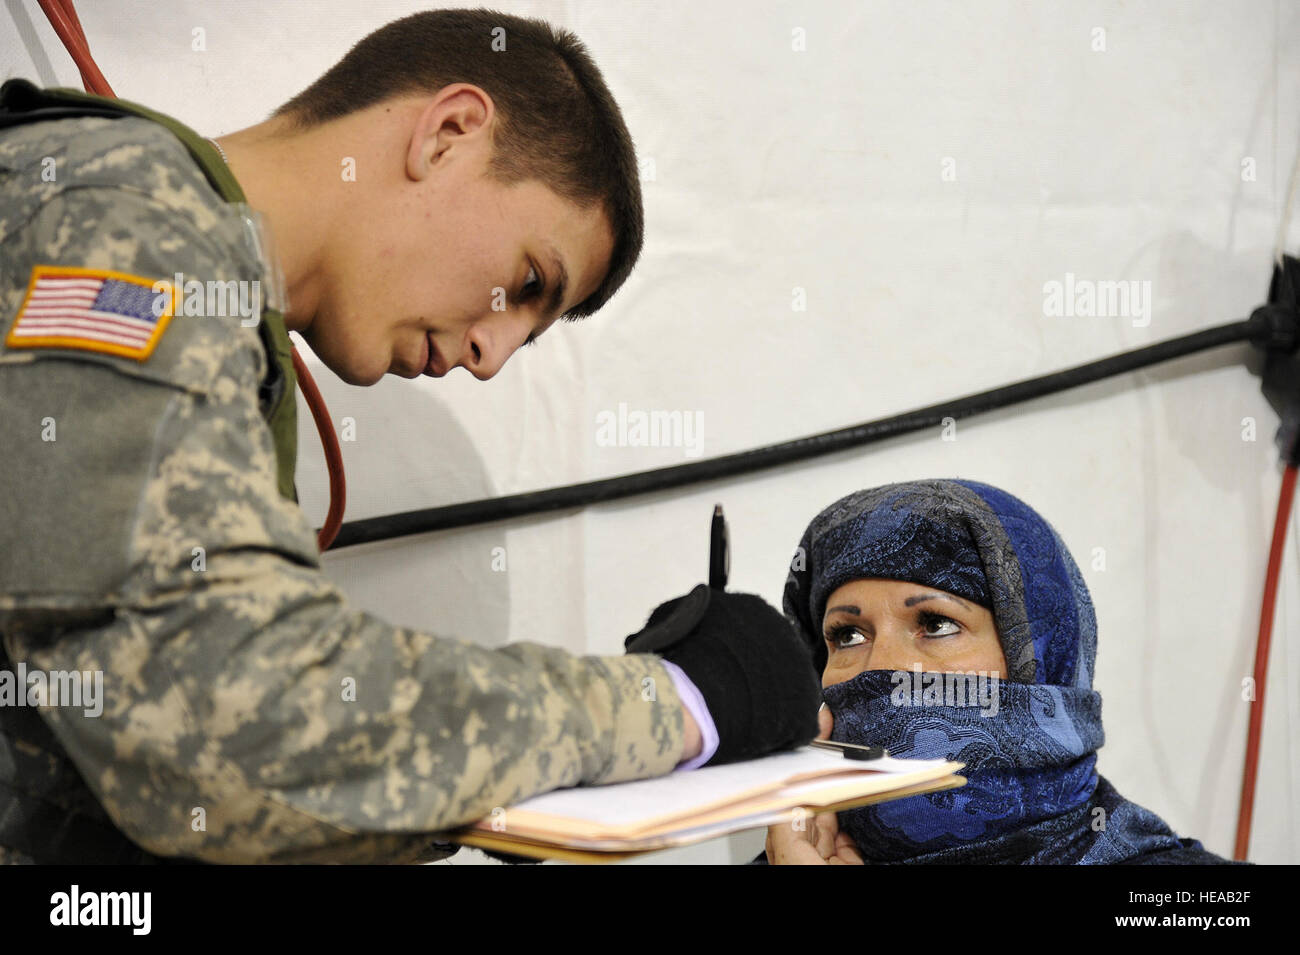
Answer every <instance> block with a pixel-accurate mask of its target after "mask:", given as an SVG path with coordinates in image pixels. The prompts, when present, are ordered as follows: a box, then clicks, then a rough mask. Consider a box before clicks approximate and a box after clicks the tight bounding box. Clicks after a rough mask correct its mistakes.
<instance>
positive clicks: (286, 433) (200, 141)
mask: <svg viewBox="0 0 1300 955" xmlns="http://www.w3.org/2000/svg"><path fill="white" fill-rule="evenodd" d="M0 105H3V107H4V108H5V110H6V111H13V113H17V114H21V113H23V112H28V111H39V114H38V115H33V116H32V117H31V119H32V120H33V121H35V120H37V119H45V118H50V119H53V118H56V117H57V116H58V115H60V114H63V115H68V116H76V115H95V114H100V115H119V116H120V115H123V114H126V115H133V116H139V117H141V118H143V119H149V120H152V121H153V122H155V123H158V124H159V125H161V126H165V127H167V129H169V130H170V131H171V132H172V133H173V134H174V135H175V136H176V138H177V139H179V140H180V141H181V142H182V143H183V144H184V145H185V148H186V149H188V150H189V153H190V155H191V156H193V157H194V161H195V162H196V163H198V165H199V168H200V169H202V170H203V174H204V175H205V176H206V177H207V179H208V182H210V183H212V187H213V188H214V189H215V190H216V191H217V192H218V193H219V194H220V196H221V198H223V199H225V200H226V201H227V202H245V203H246V202H247V199H246V198H245V196H244V191H243V190H242V189H241V188H240V187H239V182H238V180H236V179H235V176H234V174H233V173H232V172H231V171H230V167H229V166H227V165H226V164H225V162H223V161H222V159H221V156H220V154H219V153H218V152H217V151H216V149H214V148H213V146H212V144H211V143H209V142H208V141H207V140H206V139H204V138H203V137H202V136H200V135H199V134H198V133H196V132H195V131H194V130H192V129H190V128H189V127H188V126H186V125H185V124H184V123H181V122H178V121H177V120H175V119H172V118H171V117H170V116H164V115H163V114H162V113H157V112H154V111H153V110H151V109H149V108H148V107H146V106H141V105H140V104H139V103H132V102H130V101H129V100H124V99H113V98H109V97H105V96H96V95H94V94H93V93H83V92H81V91H80V90H75V89H71V88H68V87H52V88H50V89H40V88H39V87H37V86H35V85H34V84H32V83H31V82H29V81H28V80H23V79H12V80H8V81H7V82H6V83H5V84H4V86H2V87H0ZM13 113H11V114H10V115H13ZM258 333H259V334H260V335H261V337H262V344H263V346H264V347H265V349H266V353H267V357H268V359H269V360H271V361H274V362H275V363H276V364H277V365H278V366H279V368H280V372H281V374H282V376H283V381H284V386H283V387H282V388H281V389H280V393H279V395H278V396H276V398H275V400H274V401H273V402H272V404H271V406H270V407H269V408H268V409H266V410H265V412H264V414H265V416H266V420H267V424H268V425H270V428H271V434H272V435H273V436H274V438H275V460H276V471H277V474H276V477H277V484H278V486H279V490H280V494H281V495H282V496H284V497H286V498H288V499H289V500H291V501H295V502H296V501H297V500H298V491H297V488H296V487H295V486H294V469H295V467H296V465H297V461H298V420H297V418H298V403H297V399H296V397H295V395H294V391H295V389H296V386H297V382H298V376H297V375H296V374H295V373H294V370H293V343H292V342H290V341H289V332H288V330H287V329H286V328H285V325H284V316H283V315H281V314H280V313H279V312H278V311H276V310H275V309H271V308H264V309H263V310H262V319H261V321H260V322H259V323H258Z"/></svg>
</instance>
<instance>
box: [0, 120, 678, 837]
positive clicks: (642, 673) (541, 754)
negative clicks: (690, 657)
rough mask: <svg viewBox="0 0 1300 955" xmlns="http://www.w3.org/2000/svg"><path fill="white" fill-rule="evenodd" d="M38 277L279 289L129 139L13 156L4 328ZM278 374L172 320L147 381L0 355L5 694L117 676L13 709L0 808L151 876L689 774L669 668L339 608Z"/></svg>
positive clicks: (235, 224) (256, 341) (217, 216)
mask: <svg viewBox="0 0 1300 955" xmlns="http://www.w3.org/2000/svg"><path fill="white" fill-rule="evenodd" d="M46 157H53V159H54V160H55V168H56V170H57V174H56V179H55V181H54V182H48V181H45V180H44V179H43V178H42V175H41V171H42V169H43V168H46V167H47V166H48V163H46V164H44V165H43V160H45V159H46ZM41 265H55V266H59V265H62V266H80V267H84V268H89V269H103V270H115V271H118V272H123V273H129V274H131V275H136V276H142V277H146V278H153V279H167V280H170V279H171V278H172V276H173V274H174V273H177V272H180V273H183V275H184V276H185V278H186V279H198V280H200V281H208V280H216V281H229V280H245V281H247V280H251V279H255V278H258V277H259V276H261V277H262V278H263V279H265V276H264V275H262V265H261V263H260V262H259V260H258V259H257V257H256V256H255V255H254V254H253V252H252V251H251V249H250V248H249V246H248V244H247V243H246V242H245V241H244V238H243V234H242V231H241V223H240V220H239V218H238V216H237V214H235V212H234V211H233V209H232V207H231V206H230V205H228V204H227V203H226V202H224V201H223V200H222V198H221V197H220V196H219V195H218V194H217V193H216V192H214V191H213V189H212V187H211V186H210V184H209V183H208V181H207V180H206V179H205V177H204V175H203V173H202V171H201V170H200V169H199V168H198V166H197V165H196V164H195V161H194V159H193V158H192V157H191V155H190V154H189V152H187V149H186V148H185V146H184V145H182V143H181V142H180V140H178V139H177V138H176V137H175V136H174V135H173V134H172V133H170V132H168V131H167V130H166V129H164V128H163V127H161V126H159V125H157V124H156V123H154V122H151V121H149V120H145V119H136V118H122V119H106V118H98V117H91V118H72V119H57V120H52V121H46V122H39V123H34V124H31V125H25V126H18V127H14V128H10V129H5V130H0V330H2V331H6V332H7V331H8V330H9V329H10V326H11V325H12V324H13V323H14V321H15V316H17V315H18V314H19V310H20V308H21V307H22V302H23V298H24V294H25V292H26V289H27V285H28V279H29V275H31V273H32V270H33V269H34V268H35V267H37V266H41ZM267 376H268V357H267V353H266V350H265V348H264V344H263V342H262V340H261V338H260V337H259V332H258V329H257V328H255V327H246V326H244V325H242V324H241V322H240V319H239V317H238V316H232V317H219V316H205V317H194V316H190V315H184V314H178V315H176V316H175V317H173V318H172V319H171V321H170V323H169V324H168V325H167V327H166V328H165V330H164V332H163V333H162V336H161V338H160V339H159V340H158V344H157V347H156V349H155V350H154V351H153V353H152V354H151V355H150V356H149V357H148V358H147V359H146V360H142V361H138V360H136V359H133V358H129V357H121V356H118V355H113V354H107V353H103V352H97V351H88V350H84V349H77V348H57V347H42V348H33V347H10V346H9V345H4V346H0V408H3V414H2V415H0V455H2V461H0V475H3V486H2V487H0V492H2V493H0V539H2V540H3V546H2V547H0V638H2V640H0V646H2V647H3V651H4V656H7V658H8V659H7V660H6V659H4V657H3V656H0V669H9V670H13V669H14V668H15V667H16V666H17V665H18V664H19V663H20V662H21V663H24V664H25V665H26V667H27V669H28V670H29V671H31V670H36V669H39V670H43V671H57V670H63V671H72V670H77V671H96V670H98V671H102V673H103V680H104V685H103V700H104V702H103V712H102V714H101V715H99V716H98V717H92V716H87V715H85V713H84V711H83V709H82V708H80V707H68V706H48V705H46V706H41V707H39V709H37V708H32V707H26V708H23V707H11V706H0V786H8V787H10V789H11V791H12V790H13V789H14V788H17V789H19V790H21V791H22V792H23V793H24V794H25V799H26V803H25V804H26V805H28V806H31V805H39V807H40V808H41V810H42V811H43V812H47V813H48V816H49V820H51V821H52V824H53V825H56V826H63V827H67V826H73V827H74V828H75V827H76V826H80V827H81V829H80V831H81V832H82V833H84V834H85V835H84V837H85V838H86V839H94V838H97V837H98V836H104V838H105V839H106V840H107V843H111V835H112V834H114V833H115V832H116V830H119V829H120V830H121V832H124V833H126V835H128V836H129V837H130V839H131V840H134V842H135V843H138V844H139V845H140V846H143V847H145V848H146V849H147V850H149V852H151V853H155V854H157V855H158V856H186V857H191V858H195V859H200V860H205V861H213V862H260V861H276V862H279V861H311V862H316V861H339V862H362V861H376V862H380V861H385V862H387V861H407V860H410V859H413V858H416V857H417V856H421V855H423V857H424V858H428V857H430V856H429V852H428V850H429V846H430V844H431V843H433V842H434V841H435V840H436V835H435V834H436V833H438V832H440V831H443V830H446V829H448V828H452V827H455V826H457V825H460V824H464V823H468V822H471V821H473V820H475V819H478V818H480V817H482V816H485V815H487V814H489V813H490V812H491V811H492V810H493V809H494V808H495V807H498V806H508V805H509V804H510V803H512V802H514V801H517V800H520V799H523V798H525V797H527V796H530V795H533V794H535V793H539V792H543V791H546V790H549V789H553V788H556V787H560V786H569V785H575V784H579V783H610V782H616V781H621V780H628V779H635V778H642V777H647V776H654V775H659V774H662V773H665V772H668V771H670V770H671V769H672V768H673V767H674V765H676V764H677V762H678V760H679V758H680V754H681V751H682V747H683V725H682V715H681V702H680V699H679V697H678V695H677V692H676V689H675V687H674V685H673V681H672V679H671V678H670V676H669V674H668V672H667V671H666V669H665V668H664V666H663V664H662V662H661V661H660V659H659V658H658V657H656V656H653V655H628V656H625V657H574V656H572V655H570V654H568V653H565V652H563V651H561V650H558V649H555V648H549V647H545V646H542V645H538V644H531V643H518V644H513V645H510V646H507V647H504V648H502V649H498V650H488V649H484V648H482V647H479V646H477V645H475V644H474V643H472V642H470V641H467V640H461V639H456V638H453V637H447V636H434V635H432V634H428V633H421V632H418V631H415V630H411V629H407V628H403V627H396V626H392V625H390V624H387V623H385V622H383V621H382V620H379V619H377V618H375V617H374V616H371V615H370V614H368V613H365V612H363V611H361V610H359V609H358V608H356V607H354V606H352V605H350V604H349V603H348V602H347V601H346V600H345V599H344V597H343V595H342V594H341V593H340V591H339V590H338V588H337V587H335V586H334V585H333V584H332V583H331V582H330V581H329V579H328V578H327V577H326V576H325V575H324V574H323V573H322V572H321V569H320V562H319V558H318V552H317V548H316V542H315V535H314V532H313V530H312V528H311V526H310V525H309V524H308V522H307V520H306V518H305V516H304V514H303V513H302V511H301V510H300V509H299V508H298V507H297V505H296V504H295V503H294V502H293V501H292V500H290V499H288V498H287V497H286V496H285V495H284V494H283V493H281V490H280V489H279V488H278V485H277V472H276V451H275V447H274V444H273V439H272V435H271V432H270V430H269V429H268V426H267V422H266V420H265V417H264V413H263V412H264V410H265V409H264V407H263V406H262V404H261V402H259V387H260V386H261V385H262V384H263V382H264V380H265V379H266V378H267ZM289 400H290V401H291V402H292V400H293V396H292V394H290V395H289ZM51 420H52V422H53V425H54V429H55V430H54V432H53V437H54V440H48V437H49V436H50V435H49V433H48V432H49V427H48V426H49V425H50V423H51ZM196 548H202V550H201V551H198V550H196ZM200 555H201V557H200ZM196 568H200V569H196ZM647 681H653V682H652V683H649V682H647ZM650 686H653V691H654V692H653V693H648V692H645V691H646V689H647V688H648V687H650ZM349 687H354V688H355V700H354V701H349V700H347V699H345V695H346V692H347V690H348V688H349ZM33 800H35V801H36V802H35V803H34V802H33ZM200 809H201V810H202V813H201V814H200V813H198V812H197V810H200ZM200 818H203V820H204V823H205V824H204V825H203V826H202V827H200V826H199V825H198V822H197V820H199V819H200ZM22 858H23V853H22V852H21V851H18V850H15V849H14V847H13V846H10V847H9V848H8V850H7V851H6V850H5V849H0V861H22Z"/></svg>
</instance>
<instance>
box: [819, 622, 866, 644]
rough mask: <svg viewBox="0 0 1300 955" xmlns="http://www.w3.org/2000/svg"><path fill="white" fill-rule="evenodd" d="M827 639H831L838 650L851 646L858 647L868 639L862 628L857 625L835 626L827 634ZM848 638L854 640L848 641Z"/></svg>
mask: <svg viewBox="0 0 1300 955" xmlns="http://www.w3.org/2000/svg"><path fill="white" fill-rule="evenodd" d="M827 639H829V640H830V642H831V645H832V646H833V647H835V649H836V650H847V649H848V648H849V647H856V646H857V645H858V644H860V643H866V641H867V638H866V637H865V636H863V634H862V631H861V630H859V629H858V628H857V627H847V626H844V627H835V628H834V629H833V630H831V632H830V633H829V634H827ZM848 640H852V642H851V643H848V642H846V641H848Z"/></svg>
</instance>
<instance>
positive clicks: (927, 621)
mask: <svg viewBox="0 0 1300 955" xmlns="http://www.w3.org/2000/svg"><path fill="white" fill-rule="evenodd" d="M936 625H940V626H942V625H947V626H949V627H950V628H951V629H949V630H945V631H943V632H942V633H932V632H931V631H930V628H931V627H932V626H936ZM921 626H922V627H924V628H925V631H926V633H925V635H926V636H927V637H951V636H952V635H953V634H955V633H960V632H961V624H959V623H958V622H957V621H956V620H953V619H952V617H945V616H943V615H942V614H937V613H927V614H922V615H921Z"/></svg>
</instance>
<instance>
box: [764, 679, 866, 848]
mask: <svg viewBox="0 0 1300 955" xmlns="http://www.w3.org/2000/svg"><path fill="white" fill-rule="evenodd" d="M817 722H818V733H817V738H818V739H830V736H831V729H832V727H833V725H834V720H833V719H832V717H831V711H830V707H828V706H826V705H825V704H822V708H821V710H820V711H819V712H818V714H817ZM798 822H799V823H800V826H799V827H798V828H796V823H795V821H791V822H782V823H779V824H777V825H775V826H769V827H768V829H767V861H768V862H769V863H770V864H771V865H862V856H860V855H859V854H858V850H857V847H856V846H855V845H854V844H853V840H852V839H850V838H849V835H848V833H846V832H840V823H839V819H838V818H837V817H836V815H835V813H833V812H823V813H819V814H817V815H807V816H802V817H800V818H799V820H798Z"/></svg>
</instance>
